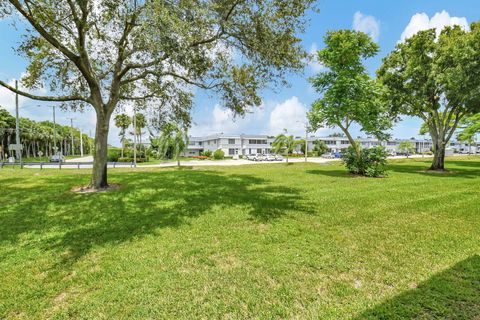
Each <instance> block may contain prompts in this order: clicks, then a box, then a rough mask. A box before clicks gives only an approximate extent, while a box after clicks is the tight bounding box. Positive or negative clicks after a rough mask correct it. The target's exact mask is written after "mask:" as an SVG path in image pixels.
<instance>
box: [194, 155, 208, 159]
mask: <svg viewBox="0 0 480 320" xmlns="http://www.w3.org/2000/svg"><path fill="white" fill-rule="evenodd" d="M192 158H193V159H198V160H206V159H208V157H207V156H193V157H192Z"/></svg>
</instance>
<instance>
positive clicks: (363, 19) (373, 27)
mask: <svg viewBox="0 0 480 320" xmlns="http://www.w3.org/2000/svg"><path fill="white" fill-rule="evenodd" d="M352 28H353V30H357V31H361V32H364V33H366V34H368V35H369V36H370V37H371V38H372V39H373V41H375V42H376V41H378V37H379V36H380V21H379V20H377V19H375V17H374V16H368V15H365V14H363V13H361V12H360V11H357V12H355V14H354V15H353V24H352Z"/></svg>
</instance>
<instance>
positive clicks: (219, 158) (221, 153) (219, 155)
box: [213, 149, 225, 160]
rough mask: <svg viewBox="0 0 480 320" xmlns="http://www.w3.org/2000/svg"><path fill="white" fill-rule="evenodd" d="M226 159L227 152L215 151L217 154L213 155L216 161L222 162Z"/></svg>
mask: <svg viewBox="0 0 480 320" xmlns="http://www.w3.org/2000/svg"><path fill="white" fill-rule="evenodd" d="M224 157H225V152H223V150H222V149H218V150H215V152H214V153H213V158H214V159H215V160H221V159H223V158H224Z"/></svg>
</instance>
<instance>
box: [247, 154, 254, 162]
mask: <svg viewBox="0 0 480 320" xmlns="http://www.w3.org/2000/svg"><path fill="white" fill-rule="evenodd" d="M246 159H247V160H250V161H255V155H254V154H249V155H247V158H246Z"/></svg>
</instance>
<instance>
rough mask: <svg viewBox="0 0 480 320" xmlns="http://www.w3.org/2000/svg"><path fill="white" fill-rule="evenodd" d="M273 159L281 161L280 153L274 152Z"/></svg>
mask: <svg viewBox="0 0 480 320" xmlns="http://www.w3.org/2000/svg"><path fill="white" fill-rule="evenodd" d="M275 160H277V161H283V157H282V155H280V154H276V155H275Z"/></svg>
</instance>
